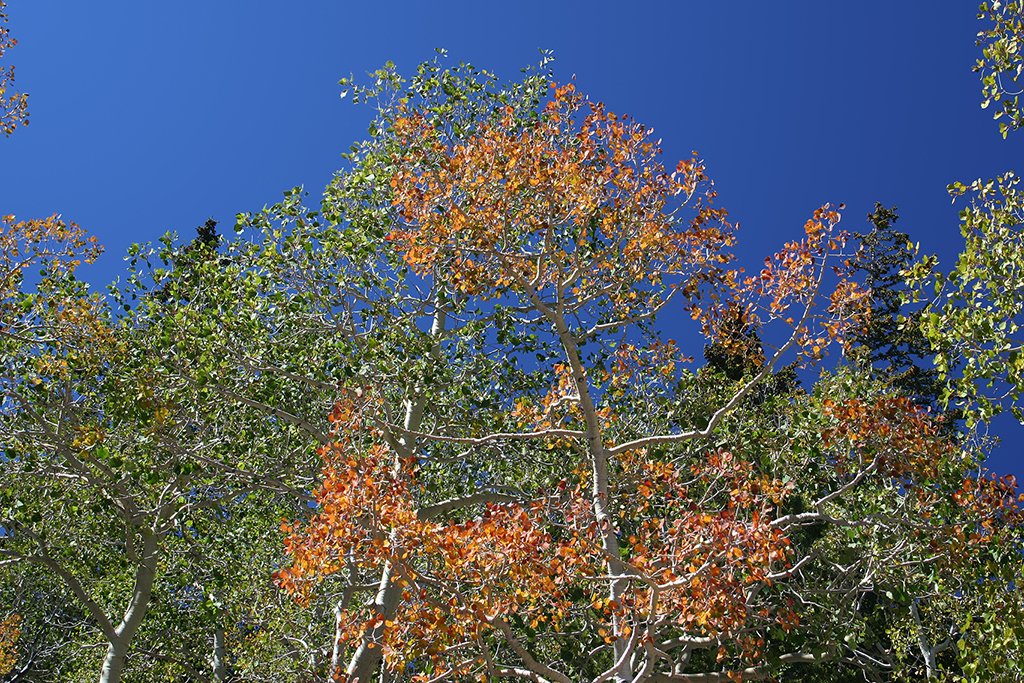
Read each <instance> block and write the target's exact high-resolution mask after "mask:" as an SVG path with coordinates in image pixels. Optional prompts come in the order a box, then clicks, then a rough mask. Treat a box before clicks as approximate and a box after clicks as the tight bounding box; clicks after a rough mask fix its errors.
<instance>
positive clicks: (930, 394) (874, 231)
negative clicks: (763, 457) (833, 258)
mask: <svg viewBox="0 0 1024 683" xmlns="http://www.w3.org/2000/svg"><path fill="white" fill-rule="evenodd" d="M898 218H899V216H898V215H897V214H896V207H895V206H894V207H892V208H891V209H886V208H885V207H883V206H882V205H881V204H879V203H877V202H876V203H875V212H874V213H871V214H868V220H869V221H870V222H871V225H872V228H871V230H870V231H869V232H867V233H863V234H861V233H855V237H856V238H857V239H858V240H859V241H860V243H861V248H860V249H859V250H858V251H857V254H856V256H854V258H852V259H851V260H850V262H849V265H850V270H851V271H852V273H853V274H856V273H863V275H864V286H865V288H867V289H870V290H871V317H870V318H869V319H868V320H867V322H866V323H864V324H863V325H861V326H860V327H859V328H858V329H857V330H856V331H855V332H854V334H853V337H852V341H853V350H852V356H853V358H854V359H855V361H856V362H860V363H863V364H864V365H865V366H867V367H869V368H871V370H872V371H873V373H875V374H876V376H878V377H880V378H882V379H885V380H886V381H888V383H889V384H890V386H892V387H893V389H895V390H896V391H898V392H900V393H902V394H904V395H906V396H910V397H912V398H913V399H914V400H916V401H917V402H918V403H919V404H921V405H922V406H927V407H932V408H938V407H940V398H941V394H942V385H941V383H940V382H939V377H938V372H937V371H936V370H935V369H934V368H931V367H929V366H930V365H931V358H932V356H933V354H932V350H931V345H930V344H929V343H928V340H927V339H926V338H925V336H924V334H922V332H921V329H920V327H919V326H918V325H917V324H916V318H917V312H916V311H913V312H909V311H905V310H903V304H902V302H901V299H900V294H901V292H902V291H903V289H904V287H905V285H904V280H903V275H902V274H901V271H903V270H904V269H906V268H909V267H910V266H911V264H912V263H913V261H914V251H913V248H912V247H911V245H910V238H909V237H908V236H907V235H906V233H902V232H899V231H897V230H896V229H894V228H893V227H892V225H893V223H895V222H896V220H897V219H898ZM922 365H923V366H924V367H922Z"/></svg>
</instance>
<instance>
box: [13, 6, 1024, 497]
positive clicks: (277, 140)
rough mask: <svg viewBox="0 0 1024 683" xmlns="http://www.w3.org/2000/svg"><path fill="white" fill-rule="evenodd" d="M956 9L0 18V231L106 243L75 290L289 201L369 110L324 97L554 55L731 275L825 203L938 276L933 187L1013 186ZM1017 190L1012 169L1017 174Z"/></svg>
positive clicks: (962, 14) (85, 11) (1009, 439)
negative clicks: (701, 202) (378, 75)
mask: <svg viewBox="0 0 1024 683" xmlns="http://www.w3.org/2000/svg"><path fill="white" fill-rule="evenodd" d="M976 11H977V2H971V1H965V2H953V1H949V0H932V1H930V2H908V1H906V0H887V1H876V0H861V1H859V2H842V3H839V2H822V1H821V0H818V1H817V2H806V1H802V0H790V1H787V2H775V3H769V2H763V1H758V2H755V1H747V0H742V1H741V0H734V1H732V2H706V1H704V2H695V1H691V0H674V1H672V0H665V1H661V2H641V1H634V2H630V3H622V2H602V1H599V0H576V1H573V2H566V1H562V0H546V1H544V2H535V1H532V0H530V1H523V0H519V1H516V2H486V1H480V0H476V1H475V2H469V1H466V2H451V1H443V0H438V1H435V2H429V3H427V2H412V1H405V2H391V3H385V2H378V3H373V2H366V1H362V2H347V1H343V0H299V1H297V2H292V3H280V2H273V3H271V2H266V1H264V0H246V1H244V2H242V1H240V0H205V1H204V2H194V1H190V0H189V1H181V2H176V3H165V2H161V3H156V2H152V1H151V0H137V1H136V2H116V3H115V2H104V1H102V0H97V1H95V2H70V1H68V0H32V1H28V0H10V3H9V5H8V12H9V15H10V23H9V24H8V25H9V27H10V28H11V31H12V35H14V36H15V37H16V38H18V40H19V41H20V42H19V45H18V46H17V47H16V48H15V49H13V50H11V51H10V52H8V54H7V55H6V56H5V57H4V59H5V60H7V61H9V62H12V63H14V64H16V65H17V71H16V75H17V85H18V87H19V89H20V90H22V91H24V92H28V93H29V94H30V100H29V103H30V111H31V124H30V125H29V126H28V127H27V128H22V129H19V130H18V131H17V133H16V134H15V135H13V136H12V137H11V138H9V139H0V159H2V161H3V163H0V213H4V214H9V213H13V214H16V215H17V216H19V217H20V218H29V217H40V216H46V215H49V214H52V213H55V212H56V213H61V214H63V215H64V217H65V218H66V219H68V220H72V221H75V222H77V223H79V224H80V225H82V226H83V227H84V228H86V229H87V230H88V231H90V232H91V233H92V234H94V235H96V236H97V237H98V238H99V239H100V241H101V242H102V243H103V244H104V245H105V246H106V248H107V253H106V255H105V256H104V257H103V259H102V260H101V262H100V263H99V264H98V265H96V266H93V267H91V268H90V269H89V270H86V271H85V272H84V277H86V278H87V279H89V280H90V281H92V282H93V283H94V284H96V285H98V286H101V285H103V284H105V283H106V282H108V281H110V280H112V279H114V278H115V277H117V276H118V275H119V274H121V273H122V272H123V262H122V261H121V256H122V255H123V254H124V251H125V248H126V247H127V245H128V244H130V243H131V242H135V241H150V240H155V239H156V238H157V237H158V236H159V235H160V234H162V233H163V232H165V231H168V230H176V231H178V232H179V233H180V234H181V235H183V236H184V237H186V238H190V237H191V236H192V235H193V234H194V233H193V232H192V231H193V228H194V227H195V226H197V225H199V224H200V223H202V222H203V221H205V220H206V218H208V217H210V216H213V217H214V218H216V219H218V220H221V221H223V222H224V227H227V226H228V225H230V224H231V223H232V222H233V217H234V216H235V214H236V213H238V212H240V211H252V210H258V209H260V208H261V207H263V206H264V205H265V204H272V203H274V202H275V201H277V200H278V199H279V198H280V197H281V192H282V191H283V190H285V189H287V188H290V187H292V186H295V185H305V187H306V188H307V189H308V190H309V191H310V192H311V193H312V194H313V195H314V196H315V195H318V194H319V192H320V190H321V189H322V188H323V186H324V185H325V184H326V183H327V182H328V180H329V179H330V177H331V175H332V173H333V172H334V171H335V170H336V169H338V168H340V167H341V166H342V159H341V158H340V156H339V155H340V153H341V152H343V151H345V150H346V149H347V147H348V145H349V144H351V143H352V142H353V141H356V140H359V139H362V138H363V137H364V136H365V131H366V127H367V124H368V123H369V120H370V117H371V111H370V110H369V108H366V107H357V106H353V105H351V104H350V103H348V102H342V101H341V100H340V98H339V93H340V92H341V90H342V88H341V87H340V86H338V85H337V81H338V80H339V79H340V78H342V77H345V76H348V75H350V74H353V73H354V74H356V75H360V74H363V73H364V72H366V71H368V70H372V69H376V68H378V67H380V66H381V65H382V64H383V63H384V62H385V61H387V60H392V61H394V62H395V63H396V64H397V65H398V67H399V69H400V70H401V71H405V72H407V73H408V72H410V71H411V70H412V69H413V68H414V67H415V65H416V64H417V63H418V62H420V61H423V60H426V59H429V58H431V57H432V56H433V54H434V51H433V49H434V48H435V47H444V48H446V49H447V50H448V52H449V55H450V57H449V60H450V61H452V62H457V61H460V60H461V61H467V62H471V63H473V64H474V65H476V66H479V67H482V68H485V69H488V70H490V71H493V72H495V73H496V74H497V75H498V76H499V77H500V78H503V79H513V78H515V77H516V76H517V75H518V74H519V69H520V68H521V67H523V66H526V65H527V64H531V63H534V62H536V61H537V60H538V58H539V54H538V52H537V50H538V48H547V49H552V50H554V54H555V57H556V62H555V69H556V73H557V75H558V76H559V78H561V79H563V80H564V79H568V78H569V77H570V76H572V75H573V74H575V75H576V79H577V85H578V87H579V88H580V90H581V91H582V92H583V93H585V94H587V95H589V96H590V97H591V99H595V100H601V101H604V102H606V103H607V104H608V106H609V107H610V108H611V109H612V110H613V111H616V112H620V113H629V114H631V115H632V116H634V117H636V118H637V119H638V120H640V121H642V122H644V123H646V124H647V125H650V126H653V127H654V128H655V130H656V131H657V134H658V135H660V136H661V137H662V138H663V139H664V148H665V150H666V153H667V156H668V157H669V158H670V159H677V158H681V157H685V156H688V155H689V153H690V150H698V151H699V152H700V154H701V156H702V157H703V158H704V159H705V161H706V162H707V165H708V173H709V175H710V176H711V177H712V178H713V179H714V180H715V183H716V187H717V189H718V191H719V193H720V202H721V204H722V205H723V206H724V207H725V208H727V209H728V210H729V212H730V216H731V217H732V218H733V219H735V220H737V221H739V223H740V225H741V229H740V242H741V245H740V248H739V250H738V254H739V256H740V258H741V261H742V262H745V263H747V264H755V265H756V264H757V263H758V262H759V261H760V260H761V259H762V258H763V257H764V256H765V255H768V254H769V253H771V252H774V251H775V250H777V249H778V247H779V246H780V245H781V244H782V242H783V241H785V240H787V239H791V238H793V237H796V236H798V234H799V231H800V229H801V226H802V224H803V222H804V220H806V218H807V217H808V215H809V214H810V212H811V211H813V209H814V208H815V207H817V206H820V205H821V204H823V203H824V202H832V203H833V204H838V203H839V202H845V203H846V204H847V207H848V208H847V210H846V212H845V214H844V221H843V227H845V228H847V229H850V230H857V231H863V230H866V229H867V223H866V221H865V216H866V214H867V213H868V212H869V211H870V210H871V209H872V208H873V206H874V203H875V202H876V201H879V202H882V203H883V204H885V205H886V206H893V205H896V206H898V207H899V214H900V216H901V218H900V221H899V223H898V224H897V227H898V228H900V229H902V230H903V231H905V232H907V233H909V234H910V236H911V238H912V239H913V240H915V241H920V243H921V247H922V250H923V251H924V252H929V253H931V252H936V253H938V254H939V256H940V259H941V260H942V262H943V263H944V264H945V265H946V266H948V265H949V264H951V263H952V261H953V257H954V256H955V254H956V253H957V251H958V250H959V248H960V246H961V245H962V240H961V238H960V234H959V230H958V221H957V215H956V213H957V210H958V208H957V207H955V206H951V204H950V199H949V197H948V196H947V194H946V191H945V187H946V185H947V184H948V183H950V182H953V181H955V180H962V181H968V180H971V179H974V178H978V177H982V176H984V177H991V176H994V175H996V174H998V173H1000V172H1002V171H1006V170H1010V169H1014V168H1015V166H1017V163H1016V162H1017V160H1019V159H1020V158H1021V152H1022V150H1024V147H1022V145H1024V135H1018V136H1017V137H1016V138H1011V139H1010V140H1009V141H1004V140H1002V138H1001V137H1000V135H999V134H998V132H997V128H996V125H995V124H994V123H993V122H992V121H991V115H990V113H989V112H986V111H982V110H981V109H980V107H979V104H978V103H979V100H980V84H979V82H978V79H977V75H976V74H974V73H972V72H971V66H972V64H973V63H974V60H975V59H976V58H977V55H978V49H977V48H976V47H975V46H974V37H975V34H976V33H977V31H978V30H980V29H981V27H982V23H981V22H979V21H978V20H977V19H976V18H975V14H976ZM1016 170H1018V171H1021V170H1024V169H1020V168H1016ZM997 431H998V432H999V433H1000V434H1001V435H1002V436H1003V438H1004V441H1005V444H1004V445H1003V446H1002V447H1001V448H1000V449H999V450H998V451H997V453H996V454H995V455H994V456H993V460H992V462H991V465H992V467H993V468H994V469H996V470H997V471H1000V472H1004V473H1013V474H1016V475H1018V476H1019V477H1020V476H1024V451H1022V446H1021V445H1020V442H1021V437H1022V436H1024V428H1019V427H1016V426H1014V425H1013V423H1012V421H1010V420H1003V421H1001V422H999V423H998V425H997Z"/></svg>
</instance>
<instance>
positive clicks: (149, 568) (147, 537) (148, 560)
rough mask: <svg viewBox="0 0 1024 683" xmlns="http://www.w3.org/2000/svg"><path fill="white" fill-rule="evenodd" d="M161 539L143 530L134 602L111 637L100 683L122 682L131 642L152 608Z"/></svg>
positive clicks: (150, 531) (148, 530) (147, 530)
mask: <svg viewBox="0 0 1024 683" xmlns="http://www.w3.org/2000/svg"><path fill="white" fill-rule="evenodd" d="M159 549H160V539H159V538H158V536H157V535H156V534H154V533H153V532H152V530H150V529H144V530H143V531H142V552H141V554H140V555H139V565H138V568H137V569H136V570H135V587H134V588H133V589H132V597H131V601H130V602H129V603H128V609H127V610H126V611H125V613H124V617H123V618H122V619H121V624H120V625H119V626H118V627H117V628H116V629H114V633H113V634H112V635H113V637H112V638H111V637H108V646H107V654H106V656H105V657H104V658H103V668H102V669H101V670H100V683H119V681H120V680H121V673H122V671H123V670H124V660H125V657H126V656H127V654H128V645H129V644H130V643H131V641H132V638H134V637H135V634H136V632H138V630H139V626H141V625H142V620H143V618H144V617H145V615H146V610H147V609H148V608H149V601H150V598H152V596H153V582H154V581H155V579H156V567H157V561H158V559H159Z"/></svg>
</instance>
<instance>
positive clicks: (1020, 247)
mask: <svg viewBox="0 0 1024 683" xmlns="http://www.w3.org/2000/svg"><path fill="white" fill-rule="evenodd" d="M1019 182H1020V178H1019V177H1018V176H1017V175H1015V174H1013V173H1006V174H1004V175H1002V176H999V177H998V178H996V179H995V180H990V181H987V182H986V181H981V180H976V181H974V182H973V183H971V184H970V185H969V186H967V185H964V184H962V183H954V184H952V185H950V186H949V192H950V194H951V195H952V196H953V197H954V199H955V198H957V197H962V196H965V195H967V196H968V197H969V202H970V203H969V205H968V206H967V208H965V209H963V210H962V211H961V212H960V220H961V221H962V223H961V226H960V231H961V233H962V234H963V236H964V238H965V240H966V243H965V248H964V251H963V252H962V253H961V254H960V256H959V258H958V259H957V262H956V265H955V267H954V269H953V270H952V271H950V272H949V273H948V274H947V273H942V272H937V271H936V265H937V260H936V259H935V258H934V257H929V258H925V259H923V260H922V261H921V262H920V263H918V264H916V265H915V266H914V267H913V269H911V270H910V271H909V273H908V275H909V279H908V283H909V284H910V285H911V286H912V288H913V289H912V295H911V296H912V297H913V298H915V299H916V300H924V301H927V302H929V303H928V307H927V308H926V309H925V310H924V312H923V317H922V320H923V322H922V324H921V329H922V331H923V332H924V334H925V336H926V337H927V338H928V340H929V341H930V342H931V344H932V348H933V349H935V351H936V365H937V366H938V370H939V373H940V376H941V378H942V379H943V380H946V381H947V382H948V386H947V388H946V389H945V391H944V393H943V396H942V398H943V401H944V402H945V403H947V404H949V403H953V404H954V405H956V406H960V407H963V409H964V410H965V411H967V412H966V417H967V422H968V425H969V426H970V425H972V424H974V423H976V422H977V421H979V420H980V421H988V420H989V419H991V418H992V417H993V416H995V415H997V414H999V413H1000V412H1002V411H1003V410H1004V409H1007V408H1009V409H1010V410H1011V412H1013V414H1014V416H1015V417H1016V418H1017V419H1018V420H1021V421H1024V413H1022V412H1021V409H1020V407H1019V406H1018V405H1016V402H1017V401H1018V400H1019V398H1020V393H1021V389H1022V388H1024V345H1022V340H1021V339H1020V336H1019V331H1020V329H1021V322H1022V320H1021V315H1022V312H1024V233H1022V231H1021V223H1022V221H1024V197H1022V195H1021V193H1020V191H1019V189H1018V187H1017V186H1018V184H1019Z"/></svg>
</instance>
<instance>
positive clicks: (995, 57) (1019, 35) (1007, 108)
mask: <svg viewBox="0 0 1024 683" xmlns="http://www.w3.org/2000/svg"><path fill="white" fill-rule="evenodd" d="M978 18H979V19H989V20H990V21H991V22H992V24H994V25H993V26H991V27H990V28H987V29H985V30H983V31H980V32H979V33H978V41H977V44H978V45H979V46H984V47H983V49H982V59H979V60H978V61H977V64H975V66H974V71H975V72H978V73H980V74H981V83H982V89H981V92H982V97H984V98H985V99H984V100H982V103H981V107H982V109H987V108H988V107H989V106H990V105H991V104H992V103H993V102H994V103H995V104H996V112H995V114H993V118H994V119H996V120H999V119H1001V118H1003V117H1005V120H1003V121H1000V122H999V132H1000V133H1002V135H1003V137H1004V138H1005V137H1006V136H1007V135H1009V133H1010V131H1011V130H1017V129H1018V128H1020V127H1021V126H1022V125H1024V112H1022V111H1021V108H1020V93H1021V86H1022V84H1024V83H1022V81H1021V78H1020V75H1021V71H1022V70H1024V56H1022V55H1021V43H1022V40H1024V2H1022V1H1021V0H1009V1H1008V2H1002V1H1001V0H994V1H993V2H983V3H981V5H980V6H979V7H978Z"/></svg>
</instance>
